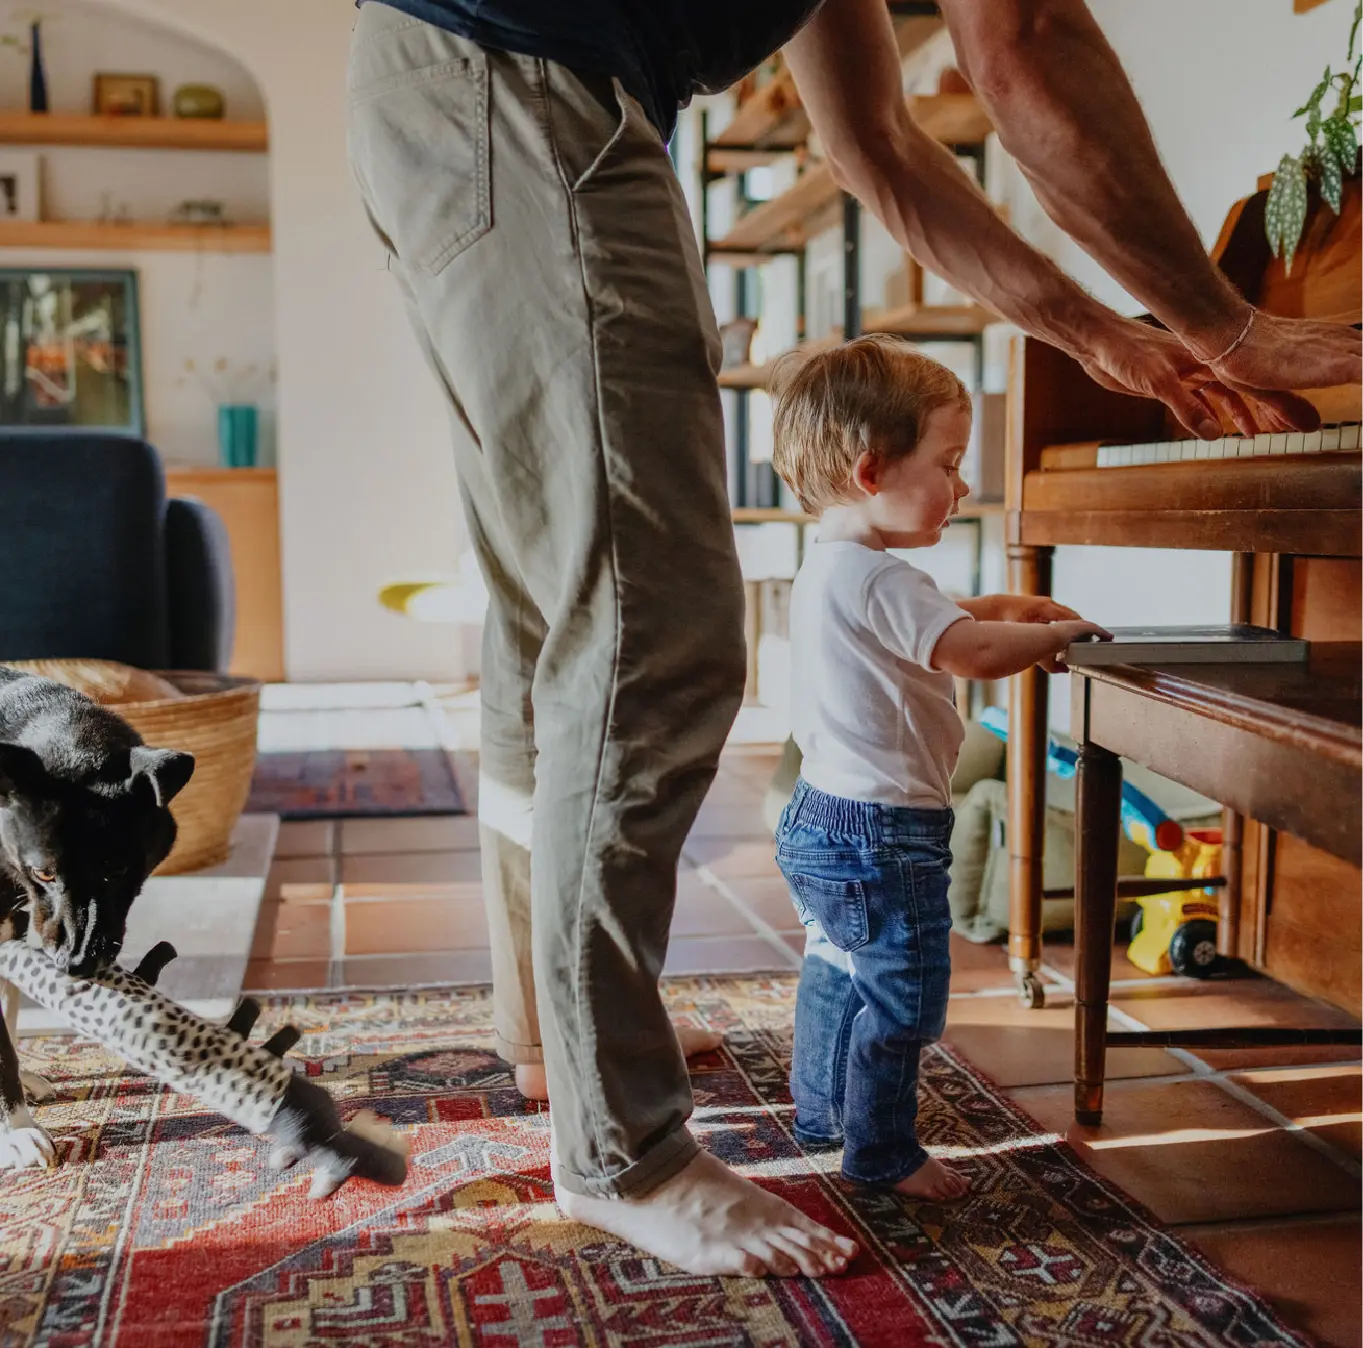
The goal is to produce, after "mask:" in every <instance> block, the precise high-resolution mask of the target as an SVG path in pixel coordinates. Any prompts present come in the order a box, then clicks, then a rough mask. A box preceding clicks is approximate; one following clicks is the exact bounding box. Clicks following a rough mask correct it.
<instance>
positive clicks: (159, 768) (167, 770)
mask: <svg viewBox="0 0 1363 1348" xmlns="http://www.w3.org/2000/svg"><path fill="white" fill-rule="evenodd" d="M128 758H129V762H130V764H131V767H132V775H131V777H130V778H129V785H130V786H133V787H135V786H136V785H137V783H138V781H139V779H140V780H142V781H145V782H146V783H147V785H148V786H150V787H151V790H152V794H153V795H154V796H155V797H156V803H157V804H158V805H160V806H162V807H164V806H166V805H169V804H170V802H171V801H172V800H174V799H175V797H176V796H177V795H179V793H180V792H181V791H182V790H184V786H185V783H186V782H188V781H189V779H190V777H191V776H192V775H193V773H194V755H193V754H186V753H181V752H180V751H179V750H178V749H149V748H148V747H147V746H146V745H145V744H139V745H137V746H136V747H135V748H134V749H133V750H132V751H131V753H130V754H129V755H128Z"/></svg>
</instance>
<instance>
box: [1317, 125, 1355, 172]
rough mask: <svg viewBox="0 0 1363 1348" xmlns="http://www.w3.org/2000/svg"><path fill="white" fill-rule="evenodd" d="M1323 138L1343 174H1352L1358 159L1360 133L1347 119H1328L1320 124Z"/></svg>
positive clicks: (1330, 155) (1328, 156) (1329, 155)
mask: <svg viewBox="0 0 1363 1348" xmlns="http://www.w3.org/2000/svg"><path fill="white" fill-rule="evenodd" d="M1320 131H1321V138H1322V140H1323V141H1324V142H1325V147H1326V149H1327V150H1328V151H1329V152H1330V153H1329V154H1328V155H1327V156H1326V158H1333V159H1334V160H1335V162H1336V163H1337V164H1338V165H1339V171H1340V173H1341V174H1346V173H1352V172H1353V171H1354V164H1355V162H1356V160H1357V159H1358V132H1357V131H1355V130H1354V126H1353V123H1352V122H1351V121H1349V119H1348V118H1347V117H1328V118H1326V120H1325V121H1323V122H1322V123H1321V124H1320Z"/></svg>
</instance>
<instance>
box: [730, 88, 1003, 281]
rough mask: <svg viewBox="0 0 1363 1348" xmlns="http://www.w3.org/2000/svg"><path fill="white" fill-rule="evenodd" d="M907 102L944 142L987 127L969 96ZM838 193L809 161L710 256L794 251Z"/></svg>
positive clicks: (977, 134)
mask: <svg viewBox="0 0 1363 1348" xmlns="http://www.w3.org/2000/svg"><path fill="white" fill-rule="evenodd" d="M908 105H909V111H910V112H911V113H912V114H913V119H914V121H916V122H917V123H918V125H919V126H920V127H922V129H923V130H924V131H925V132H926V133H927V134H928V135H929V136H931V137H932V138H933V139H934V140H937V141H940V142H941V143H942V144H944V145H978V144H979V143H980V142H981V141H983V140H984V138H985V137H986V136H988V135H989V133H990V131H991V130H992V129H993V128H992V127H991V126H990V124H989V118H988V116H987V115H986V113H985V111H984V109H983V108H982V107H981V106H980V105H979V103H978V102H977V101H976V99H975V95H974V94H922V95H919V96H918V97H915V98H910V99H909V100H908ZM715 143H716V144H717V145H718V144H720V142H718V141H716V142H715ZM724 153H725V154H729V153H732V150H730V151H725V152H724ZM840 197H841V193H840V192H839V190H838V185H837V183H836V182H834V181H833V172H832V170H831V169H830V168H829V167H828V165H827V164H826V163H817V164H813V165H811V166H810V167H809V168H807V169H806V170H805V171H804V172H803V173H802V174H800V176H799V177H798V178H797V179H796V180H795V181H794V183H792V184H791V186H790V187H788V188H787V189H786V190H785V191H784V192H782V193H780V194H779V195H778V196H775V197H773V198H772V199H771V200H770V201H764V202H762V204H761V205H759V206H754V207H753V209H752V210H750V211H749V212H748V213H747V214H746V215H744V216H743V217H742V218H741V219H739V220H738V221H737V223H736V224H735V225H734V227H733V228H732V229H731V230H730V231H729V232H728V233H727V234H726V235H725V236H724V237H723V238H721V239H716V240H715V241H714V242H713V243H712V244H711V245H710V251H711V254H712V255H717V254H721V253H723V254H738V255H741V256H742V257H744V258H749V257H752V256H754V255H757V254H761V253H781V252H797V251H799V250H800V249H801V248H803V247H804V246H805V244H806V243H808V241H809V240H810V239H811V238H813V237H814V236H815V235H816V234H819V233H822V231H823V230H824V229H826V228H828V227H829V226H830V225H831V224H833V223H834V220H833V219H832V218H831V217H830V215H829V212H830V210H836V209H837V204H838V202H839V200H840ZM720 260H721V261H722V260H724V259H722V258H721V259H720ZM735 260H736V259H735Z"/></svg>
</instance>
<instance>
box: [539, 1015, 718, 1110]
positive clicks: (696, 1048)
mask: <svg viewBox="0 0 1363 1348" xmlns="http://www.w3.org/2000/svg"><path fill="white" fill-rule="evenodd" d="M672 1028H673V1029H674V1030H676V1032H677V1039H678V1041H679V1042H680V1044H681V1050H682V1053H683V1054H684V1055H685V1056H686V1057H688V1058H694V1057H695V1056H696V1055H697V1054H698V1053H710V1052H711V1051H713V1050H714V1049H717V1048H718V1047H719V1046H720V1045H721V1044H722V1043H723V1042H724V1036H723V1035H722V1034H720V1033H719V1031H718V1030H698V1029H695V1028H694V1027H693V1026H691V1025H674V1026H673V1027H672ZM516 1089H517V1090H518V1091H520V1093H521V1094H522V1095H523V1096H525V1098H526V1099H527V1100H547V1099H548V1098H549V1083H548V1082H547V1081H546V1080H545V1077H544V1064H543V1063H542V1062H523V1063H518V1064H517V1065H516Z"/></svg>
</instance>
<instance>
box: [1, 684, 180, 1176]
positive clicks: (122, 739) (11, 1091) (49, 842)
mask: <svg viewBox="0 0 1363 1348" xmlns="http://www.w3.org/2000/svg"><path fill="white" fill-rule="evenodd" d="M193 771H194V759H193V757H192V756H191V755H189V754H185V753H178V752H176V751H175V750H173V749H151V748H148V747H147V746H146V745H145V744H143V742H142V738H141V736H140V735H138V734H137V732H136V731H135V730H133V728H132V727H131V726H130V725H128V723H127V722H126V721H124V720H122V719H121V718H120V717H118V716H116V715H114V713H113V712H111V711H109V710H108V709H107V708H105V707H101V706H100V705H99V704H98V703H96V702H94V701H92V700H91V699H90V698H88V697H85V696H83V695H82V694H80V693H78V692H75V691H74V690H73V689H70V688H67V687H66V686H65V685H63V684H59V683H54V682H52V681H51V680H50V679H40V678H36V677H34V676H33V675H29V674H23V673H20V672H18V671H15V670H11V669H5V668H3V667H0V940H15V939H21V938H24V937H26V936H27V935H28V933H29V929H30V925H31V927H32V930H33V932H34V933H35V934H36V936H37V941H38V944H40V945H41V946H42V947H43V949H45V950H46V951H47V953H48V954H50V955H51V956H52V958H53V959H54V960H55V961H56V963H57V964H58V966H59V967H60V968H62V969H65V970H66V971H67V972H69V973H73V974H80V975H85V974H92V973H96V972H98V970H99V969H100V968H102V967H103V966H105V965H108V964H110V963H112V962H113V960H115V959H116V958H117V957H118V953H119V951H120V950H121V949H122V948H123V938H124V934H125V929H126V927H127V922H128V910H129V909H130V908H131V907H132V902H133V900H134V899H135V898H136V897H137V896H138V894H139V893H141V891H142V886H143V884H144V883H145V882H146V879H147V877H148V876H149V875H150V874H151V873H152V871H153V870H155V869H156V867H157V866H159V865H160V864H161V862H162V861H164V860H165V858H166V857H167V856H168V855H169V853H170V849H171V847H172V846H173V845H174V843H175V820H174V819H173V818H172V817H171V813H170V811H169V810H168V809H167V808H166V807H167V805H168V804H169V802H170V801H171V799H172V798H173V797H174V796H175V794H176V793H177V792H178V791H180V790H181V789H183V787H184V785H185V783H186V782H188V781H189V778H190V775H191V774H192V773H193ZM10 1000H11V1003H12V1005H11V1007H10V1008H9V1009H8V1016H9V1019H10V1022H11V1024H10V1026H4V1025H0V1168H11V1169H13V1168H18V1167H22V1166H34V1165H37V1166H43V1165H51V1164H53V1161H54V1152H53V1148H52V1142H51V1139H50V1138H49V1137H48V1136H47V1134H46V1133H45V1132H44V1131H43V1129H42V1128H40V1127H39V1126H38V1125H37V1124H36V1123H35V1122H34V1120H33V1116H32V1115H31V1114H30V1113H29V1111H28V1106H27V1104H26V1102H25V1097H24V1086H25V1085H27V1086H28V1088H29V1092H30V1094H31V1095H33V1096H34V1097H35V1098H38V1099H41V1098H43V1097H44V1095H45V1094H47V1093H49V1092H50V1088H49V1087H48V1086H47V1084H46V1083H45V1082H43V1081H42V1079H41V1078H40V1077H34V1076H31V1075H27V1074H25V1076H24V1078H23V1079H21V1075H20V1072H19V1059H18V1055H17V1053H16V1052H15V1048H14V1042H13V1040H12V1039H11V1037H10V1030H11V1029H12V1028H13V1007H14V1006H15V1005H17V998H11V999H10Z"/></svg>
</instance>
